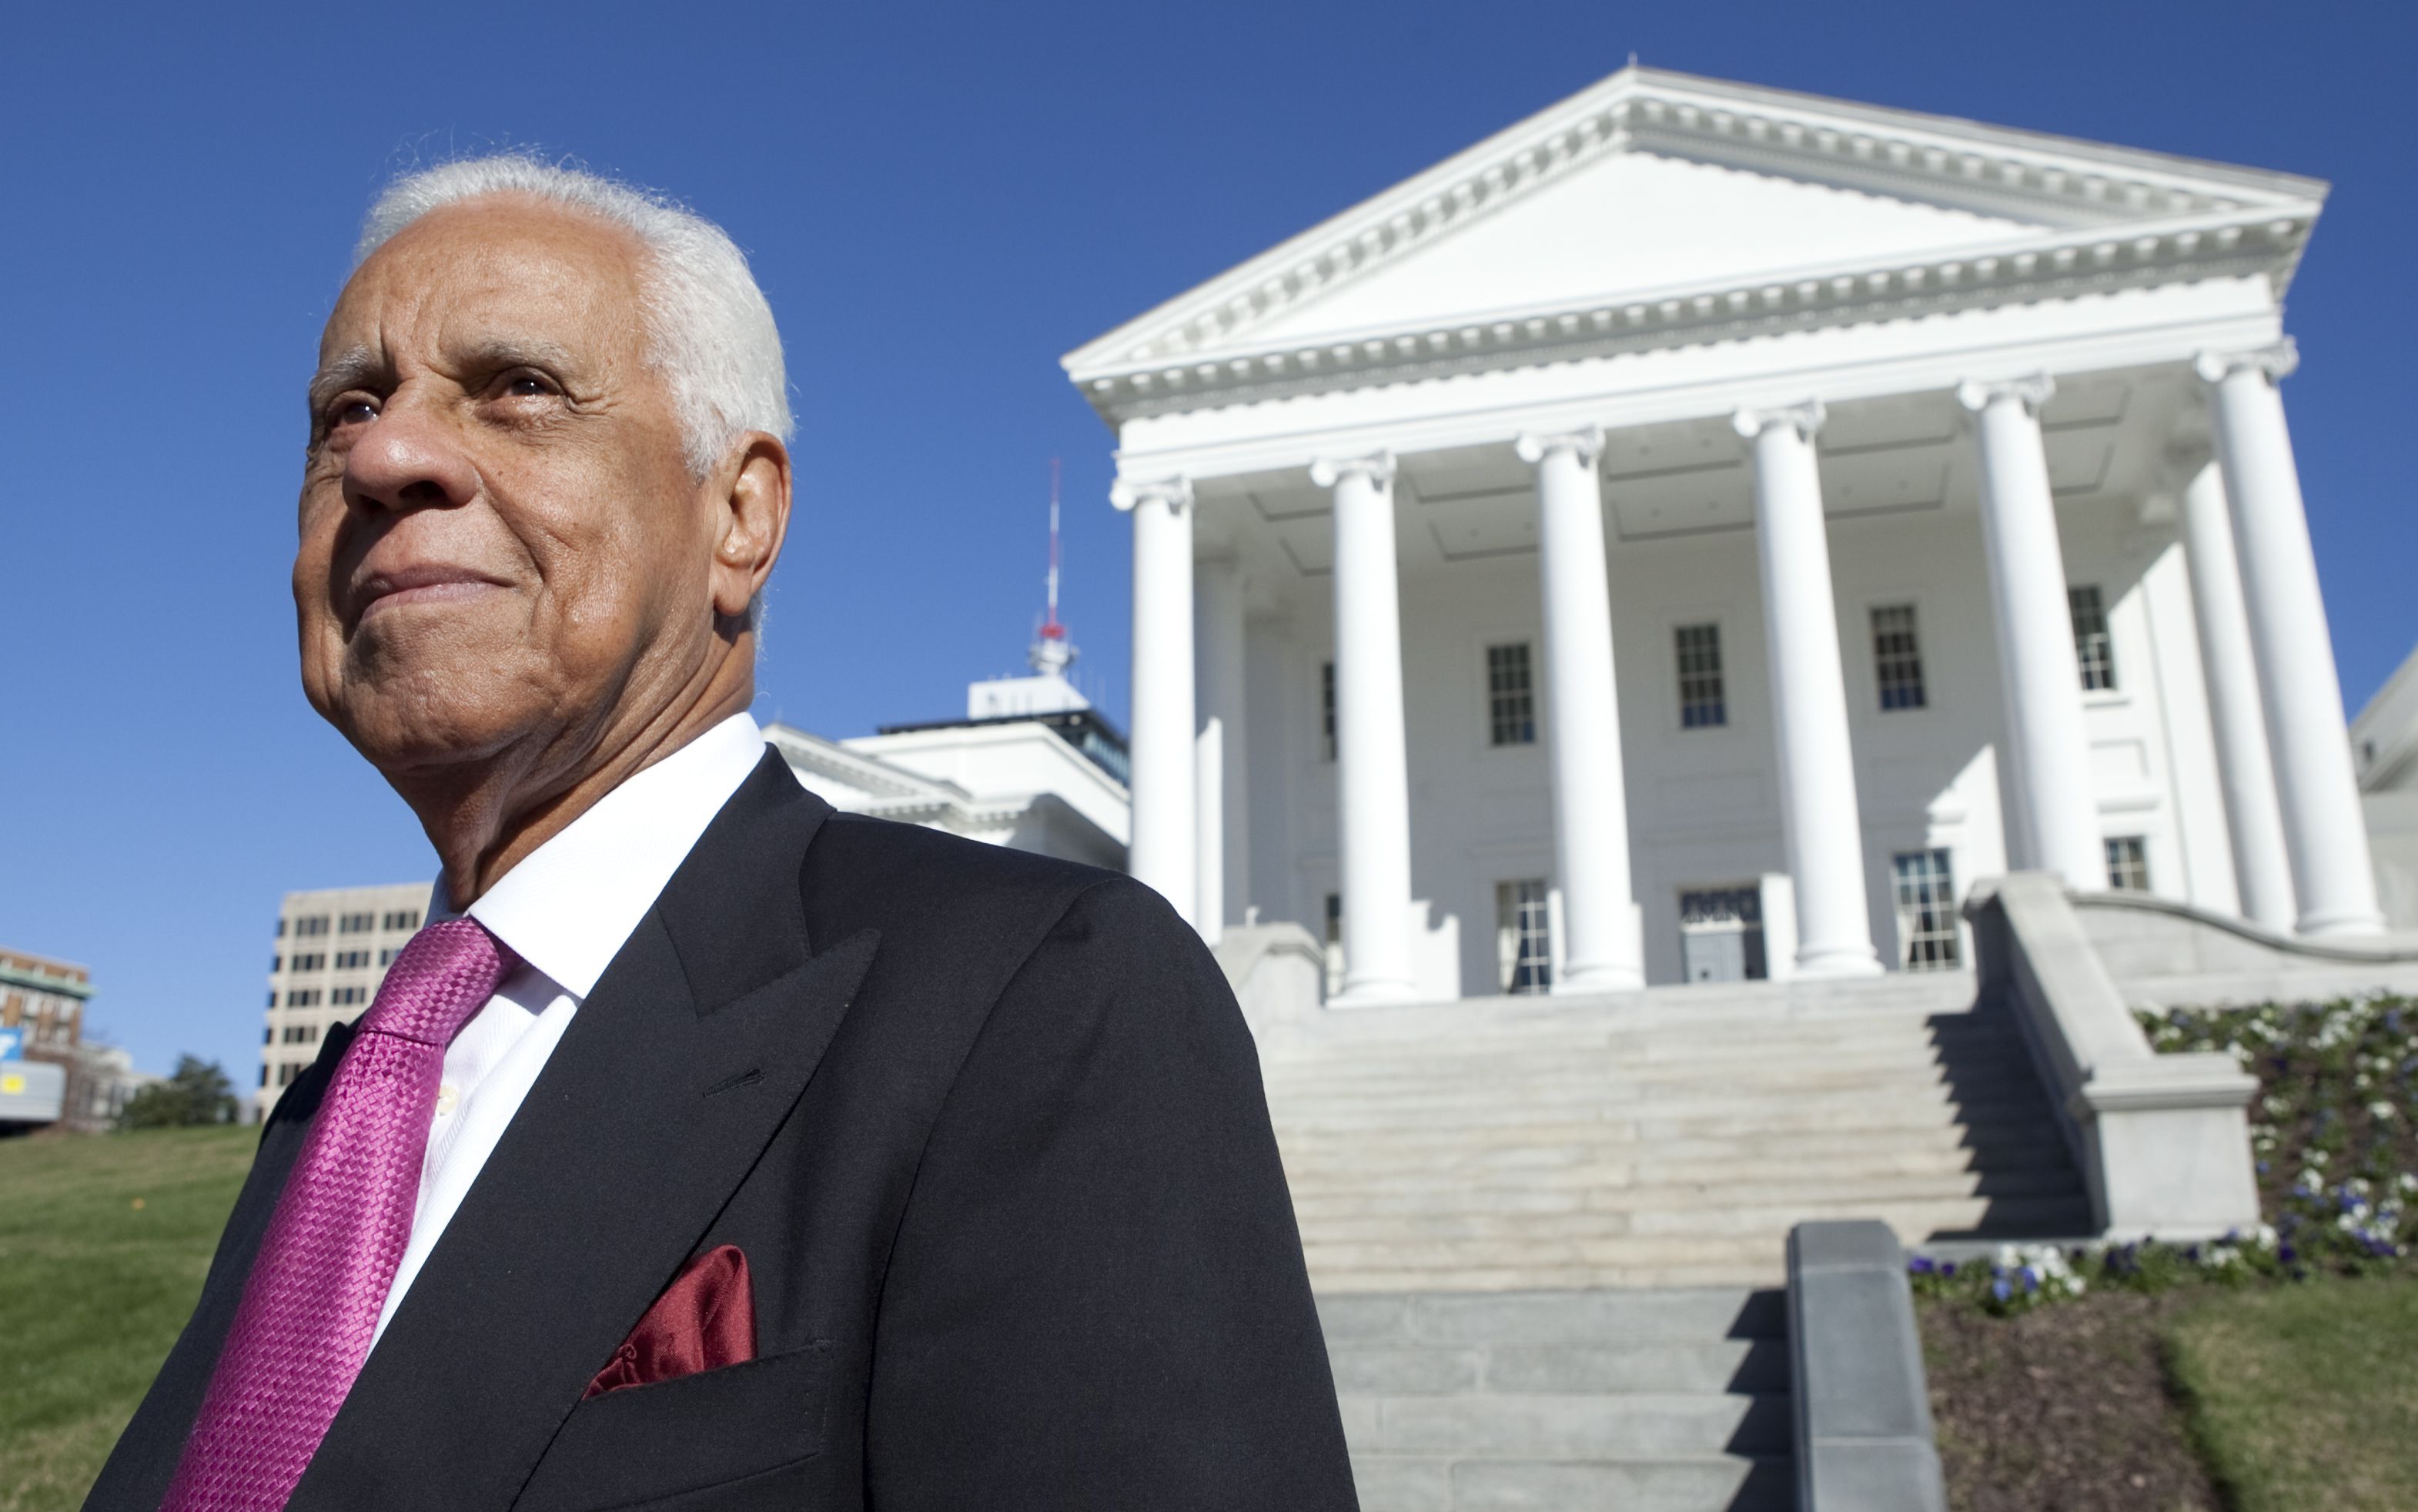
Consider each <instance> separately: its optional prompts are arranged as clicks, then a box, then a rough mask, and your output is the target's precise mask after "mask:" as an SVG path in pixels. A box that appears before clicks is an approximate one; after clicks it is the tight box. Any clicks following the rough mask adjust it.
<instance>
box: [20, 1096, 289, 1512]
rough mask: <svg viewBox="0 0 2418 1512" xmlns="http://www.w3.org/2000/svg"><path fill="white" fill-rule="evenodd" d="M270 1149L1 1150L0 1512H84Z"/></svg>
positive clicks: (25, 1142) (170, 1145)
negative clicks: (256, 1164) (261, 1152)
mask: <svg viewBox="0 0 2418 1512" xmlns="http://www.w3.org/2000/svg"><path fill="white" fill-rule="evenodd" d="M259 1135H260V1131H259V1130H258V1129H256V1128H212V1129H163V1130H157V1131H152V1132H148V1133H143V1134H113V1135H105V1136H100V1137H97V1138H43V1139H9V1140H6V1141H0V1340H5V1341H6V1348H5V1349H4V1350H0V1512H49V1509H52V1508H73V1507H75V1506H77V1505H79V1504H82V1502H83V1501H84V1491H85V1489H86V1488H88V1487H89V1486H90V1485H91V1484H92V1478H93V1476H94V1475H95V1474H99V1470H100V1463H101V1461H102V1460H103V1459H106V1458H107V1457H108V1454H109V1448H110V1445H111V1444H112V1443H115V1442H116V1440H117V1434H118V1430H119V1429H121V1428H124V1427H125V1426H126V1420H127V1419H128V1418H129V1417H130V1416H131V1415H133V1412H134V1406H135V1403H137V1402H138V1401H140V1400H142V1397H143V1392H144V1389H145V1387H146V1386H148V1385H149V1384H150V1383H151V1376H152V1373H153V1372H154V1371H156V1370H158V1369H159V1367H160V1361H161V1359H162V1358H163V1357H164V1356H165V1355H166V1354H167V1352H168V1346H169V1345H171V1344H173V1343H175V1342H176V1332H177V1330H178V1329H180V1328H182V1327H183V1326H184V1322H185V1316H186V1314H187V1313H189V1312H191V1310H192V1306H193V1299H194V1298H195V1297H196V1296H197V1295H199V1294H200V1291H201V1289H202V1274H203V1272H204V1271H206V1270H207V1269H208V1267H209V1260H210V1250H211V1248H212V1247H213V1246H214V1245H216V1244H217V1243H218V1236H219V1229H220V1226H221V1225H222V1224H224V1223H225V1222H226V1215H227V1210H228V1209H230V1208H232V1207H233V1206H234V1205H235V1196H236V1191H237V1188H238V1187H239V1186H241V1185H242V1184H243V1175H244V1171H245V1169H246V1168H248V1167H250V1165H251V1164H252V1152H253V1146H254V1145H255V1144H256V1143H257V1142H258V1140H259Z"/></svg>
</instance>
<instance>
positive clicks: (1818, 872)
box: [1732, 401, 1881, 976]
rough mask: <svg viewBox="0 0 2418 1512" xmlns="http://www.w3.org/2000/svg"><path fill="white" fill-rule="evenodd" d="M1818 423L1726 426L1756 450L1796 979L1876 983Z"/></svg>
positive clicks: (1759, 539) (1746, 416) (1813, 410)
mask: <svg viewBox="0 0 2418 1512" xmlns="http://www.w3.org/2000/svg"><path fill="white" fill-rule="evenodd" d="M1822 419H1823V411H1822V405H1821V404H1820V403H1819V402H1818V401H1817V402H1813V403H1809V404H1803V405H1789V406H1787V407H1785V408H1783V409H1763V410H1749V409H1741V410H1739V411H1738V412H1737V414H1736V415H1735V416H1733V417H1732V422H1733V423H1734V424H1735V425H1736V426H1737V433H1738V435H1743V436H1745V437H1746V438H1747V439H1748V440H1749V441H1751V442H1752V443H1753V444H1754V518H1755V527H1754V536H1755V548H1756V557H1757V560H1758V561H1759V563H1760V564H1761V568H1762V576H1763V630H1764V644H1765V645H1766V647H1767V648H1768V651H1769V655H1770V662H1771V664H1770V672H1769V676H1770V679H1771V715H1772V718H1771V727H1772V732H1773V735H1774V737H1775V739H1776V742H1777V744H1778V746H1779V749H1780V822H1781V830H1782V832H1783V835H1785V837H1786V839H1787V846H1788V875H1789V877H1790V878H1791V879H1792V880H1793V882H1794V884H1795V885H1794V888H1793V891H1794V893H1795V894H1796V898H1797V970H1796V974H1797V975H1798V976H1871V975H1874V974H1875V973H1877V972H1878V971H1879V970H1880V969H1881V963H1880V956H1879V955H1878V954H1877V953H1876V952H1875V951H1874V949H1873V921H1872V910H1871V907H1870V905H1869V903H1868V902H1867V900H1866V898H1865V895H1864V826H1863V819H1862V817H1861V815H1860V813H1859V810H1858V808H1857V805H1856V759H1855V753H1854V750H1853V748H1852V747H1851V745H1850V743H1849V741H1848V738H1847V682H1846V678H1845V676H1844V673H1843V672H1842V671H1841V669H1840V664H1839V608H1838V603H1837V601H1836V600H1835V599H1834V598H1833V597H1832V596H1831V589H1830V542H1829V527H1828V523H1827V522H1826V521H1825V520H1824V518H1823V514H1822V478H1821V474H1820V472H1819V470H1818V469H1817V468H1816V467H1815V466H1814V458H1813V433H1814V432H1816V431H1818V430H1820V429H1821V428H1822Z"/></svg>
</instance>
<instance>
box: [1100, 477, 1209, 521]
mask: <svg viewBox="0 0 2418 1512" xmlns="http://www.w3.org/2000/svg"><path fill="white" fill-rule="evenodd" d="M1109 502H1110V503H1111V504H1113V505H1115V506H1116V507H1117V509H1118V510H1119V511H1121V512H1132V510H1133V508H1134V506H1135V505H1137V504H1164V505H1166V506H1167V508H1168V512H1170V513H1171V514H1181V513H1183V512H1185V511H1186V510H1188V509H1190V508H1191V507H1192V480H1191V479H1189V478H1185V477H1181V476H1179V477H1174V478H1156V479H1152V480H1150V481H1135V480H1133V479H1130V478H1120V479H1118V480H1117V481H1115V482H1113V483H1110V485H1109Z"/></svg>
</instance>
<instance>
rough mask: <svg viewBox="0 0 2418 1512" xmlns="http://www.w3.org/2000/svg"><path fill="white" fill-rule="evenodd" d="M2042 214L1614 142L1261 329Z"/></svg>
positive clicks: (1959, 232) (1763, 260)
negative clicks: (1457, 229) (1837, 183)
mask: <svg viewBox="0 0 2418 1512" xmlns="http://www.w3.org/2000/svg"><path fill="white" fill-rule="evenodd" d="M2040 229H2042V227H2041V226H2040V224H2039V222H2037V221H2031V222H2027V221H2015V220H2012V219H2010V218H2008V217H2005V216H1999V215H1983V214H1979V213H1977V212H1975V211H1971V210H1967V209H1963V208H1959V207H1954V206H1937V205H1926V204H1921V203H1918V202H1915V201H1911V200H1904V199H1891V198H1888V197H1885V196H1882V195H1877V194H1871V193H1866V192H1864V191H1860V190H1852V189H1840V188H1836V187H1834V186H1832V185H1829V184H1821V183H1813V182H1809V181H1807V180H1804V179H1798V178H1783V177H1780V176H1776V175H1772V174H1761V173H1752V172H1748V171H1746V170H1742V169H1737V168H1729V167H1722V166H1719V165H1716V164H1710V163H1703V162H1695V161H1691V160H1688V159H1685V158H1671V157H1664V156H1662V155H1660V154H1659V153H1652V152H1642V151H1634V150H1632V151H1626V152H1616V153H1604V154H1602V155H1600V156H1599V157H1597V158H1596V159H1595V160H1592V161H1590V162H1588V163H1586V164H1585V165H1584V166H1583V167H1581V168H1579V169H1577V170H1575V171H1573V172H1571V173H1570V174H1568V175H1566V176H1563V177H1562V178H1560V179H1558V180H1557V181H1555V182H1554V183H1553V184H1551V185H1549V186H1546V187H1544V188H1542V189H1540V190H1539V191H1538V192H1536V193H1534V194H1531V195H1528V196H1526V197H1525V198H1523V199H1522V200H1520V201H1519V202H1518V203H1516V204H1513V205H1509V206H1506V207H1505V208H1504V209H1503V210H1502V211H1501V212H1500V213H1498V214H1495V215H1492V216H1489V217H1487V218H1486V219H1484V220H1482V221H1477V223H1475V224H1473V225H1471V226H1470V227H1469V228H1468V229H1467V230H1466V231H1463V232H1462V233H1461V234H1459V235H1456V236H1451V237H1440V238H1438V239H1436V240H1434V241H1432V242H1431V243H1429V244H1427V245H1425V246H1422V247H1420V248H1418V249H1416V251H1413V252H1409V253H1408V254H1407V255H1405V256H1403V257H1401V258H1400V259H1399V260H1397V261H1394V262H1391V263H1389V264H1387V265H1386V266H1385V267H1382V268H1376V269H1373V270H1371V272H1370V274H1369V276H1368V277H1366V278H1363V279H1358V280H1354V281H1350V282H1346V283H1340V284H1338V285H1336V286H1335V287H1333V288H1331V289H1329V290H1326V291H1324V293H1323V295H1322V296H1321V297H1319V298H1312V299H1308V300H1305V301H1302V302H1300V303H1298V304H1295V305H1293V306H1292V307H1290V308H1288V309H1286V310H1284V311H1281V312H1279V313H1275V314H1273V315H1271V316H1270V317H1269V318H1268V319H1266V320H1264V321H1263V322H1261V323H1260V324H1259V325H1258V326H1256V327H1255V328H1253V329H1252V331H1251V333H1250V334H1251V338H1252V339H1253V340H1254V341H1257V342H1272V341H1284V340H1290V339H1293V338H1296V337H1310V336H1336V335H1357V334H1360V333H1362V332H1385V331H1391V330H1394V329H1398V328H1401V327H1403V326H1418V325H1425V324H1432V323H1435V322H1439V321H1443V322H1458V321H1464V320H1473V319H1486V318H1491V317H1492V315H1494V314H1496V313H1500V312H1504V311H1523V312H1524V311H1526V310H1530V309H1536V308H1548V307H1554V306H1560V305H1567V304H1571V303H1578V302H1585V301H1594V300H1607V299H1609V300H1621V301H1626V300H1628V299H1630V298H1659V297H1660V294H1661V293H1662V291H1664V290H1666V289H1673V288H1681V287H1686V286H1689V285H1691V284H1693V283H1697V282H1698V281H1703V280H1714V281H1725V280H1739V279H1751V280H1768V279H1773V278H1782V279H1795V278H1798V277H1801V276H1803V275H1804V274H1805V273H1807V272H1809V271H1821V270H1826V269H1829V268H1831V267H1841V266H1846V267H1861V266H1865V265H1868V264H1871V263H1875V262H1886V261H1896V260H1902V259H1906V258H1915V257H1921V256H1924V255H1927V254H1930V253H1935V252H1949V251H1953V250H1960V249H1961V250H1965V251H1968V252H1969V251H1972V250H1975V249H1978V248H1982V247H1987V246H1993V245H1999V244H2004V243H2006V242H2007V241H2008V240H2009V239H2010V238H2012V237H2022V236H2024V235H2026V234H2028V233H2030V232H2033V231H2037V230H2040Z"/></svg>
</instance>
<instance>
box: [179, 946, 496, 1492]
mask: <svg viewBox="0 0 2418 1512" xmlns="http://www.w3.org/2000/svg"><path fill="white" fill-rule="evenodd" d="M512 967H513V955H512V953H511V952H510V951H508V950H506V949H505V948H504V947H503V945H502V944H500V943H499V942H498V941H497V939H496V937H495V936H493V935H490V934H489V933H487V931H486V929H485V928H484V927H482V925H481V924H479V922H478V921H477V920H475V919H467V918H461V919H447V920H443V921H441V922H439V923H436V924H430V925H429V926H427V927H426V928H424V929H422V930H421V931H420V933H418V934H416V935H414V936H412V937H411V940H410V942H409V943H407V944H406V945H405V946H404V947H403V954H402V955H398V956H396V957H395V962H394V965H393V967H392V968H391V969H390V970H388V972H387V975H386V982H385V983H384V985H381V986H380V987H379V988H378V994H377V1000H376V1001H375V1002H374V1003H372V1004H371V1005H370V1011H369V1012H368V1014H366V1015H364V1016H362V1018H361V1022H360V1029H359V1031H357V1032H356V1033H355V1034H354V1036H353V1042H352V1044H350V1045H348V1046H345V1047H344V1060H343V1061H340V1062H339V1063H338V1064H337V1066H336V1074H335V1076H334V1077H331V1078H329V1082H328V1091H327V1093H326V1095H325V1096H324V1097H323V1098H322V1099H321V1100H320V1103H319V1111H318V1116H317V1118H316V1119H315V1120H314V1122H313V1123H312V1125H311V1132H310V1134H309V1136H308V1137H307V1138H305V1139H304V1140H303V1143H302V1153H301V1154H300V1155H299V1156H298V1157H297V1158H296V1160H295V1162H294V1169H293V1171H292V1172H291V1174H289V1175H288V1176H287V1177H286V1179H285V1190H284V1192H283V1194H282V1195H280V1196H279V1198H278V1199H277V1211H276V1213H275V1214H273V1215H272V1216H271V1217H270V1218H269V1221H268V1234H267V1235H266V1236H265V1237H264V1238H263V1239H262V1240H261V1242H260V1253H259V1255H258V1256H257V1257H256V1258H255V1259H254V1260H253V1263H252V1275H251V1277H250V1278H249V1279H248V1280H246V1281H245V1283H244V1288H243V1301H242V1303H241V1305H240V1306H237V1309H236V1315H235V1326H234V1327H233V1328H231V1329H230V1330H228V1333H227V1339H226V1345H225V1348H224V1349H223V1350H222V1352H221V1353H220V1355H219V1363H218V1367H217V1368H216V1369H215V1370H214V1371H212V1372H211V1375H210V1384H209V1391H208V1393H207V1395H206V1396H204V1397H203V1398H202V1410H201V1414H200V1416H199V1417H197V1418H196V1419H195V1420H194V1424H193V1434H192V1437H191V1439H189V1440H187V1441H186V1443H185V1455H184V1459H182V1460H180V1461H179V1462H178V1463H177V1466H176V1479H175V1480H174V1481H173V1482H171V1483H170V1485H169V1488H168V1499H167V1501H166V1502H165V1503H164V1504H162V1507H161V1512H275V1509H276V1508H279V1507H283V1505H284V1504H285V1501H286V1498H287V1497H289V1496H291V1495H293V1494H294V1487H295V1485H296V1483H297V1482H298V1481H300V1480H301V1478H302V1472H303V1470H304V1469H305V1468H306V1467H307V1466H309V1464H310V1463H311V1457H312V1456H313V1455H314V1454H316V1453H317V1452H318V1449H319V1441H320V1440H321V1439H323V1438H325V1437H326V1436H327V1433H328V1425H329V1423H332V1422H334V1421H335V1417H336V1409H338V1408H339V1407H342V1406H343V1405H344V1394H345V1393H346V1392H348V1391H350V1390H351V1389H352V1385H353V1378H354V1377H355V1376H357V1375H359V1374H360V1368H361V1362H362V1361H363V1360H364V1359H367V1358H368V1357H369V1352H370V1337H371V1336H372V1334H374V1333H375V1331H376V1328H377V1320H378V1313H379V1311H380V1310H381V1309H382V1308H383V1307H384V1306H385V1305H386V1293H387V1288H388V1287H390V1286H391V1285H392V1284H393V1283H394V1271H395V1267H396V1266H397V1265H398V1264H400V1263H401V1262H402V1260H403V1251H404V1246H405V1245H406V1244H407V1243H408V1242H409V1240H410V1238H411V1218H412V1212H413V1209H414V1208H415V1207H417V1206H418V1203H419V1198H420V1169H421V1161H422V1160H423V1159H424V1157H425V1155H426V1153H427V1148H428V1125H429V1120H430V1118H431V1116H432V1115H433V1113H434V1111H435V1109H436V1086H437V1082H438V1081H439V1080H440V1079H441V1078H442V1077H443V1075H444V1070H445V1046H446V1045H447V1043H448V1042H449V1041H451V1039H452V1038H453V1035H454V1034H455V1032H456V1031H459V1030H460V1029H461V1027H462V1026H463V1025H464V1024H467V1023H468V1022H469V1021H470V1019H471V1018H472V1016H475V1015H476V1014H477V1013H478V1012H479V1010H480V1009H481V1008H482V1007H484V1006H485V1005H486V1002H487V1000H488V999H489V998H490V997H492V996H494V994H495V990H496V985H497V983H499V982H501V981H502V980H503V978H504V974H505V973H506V972H507V971H509V970H511V969H512Z"/></svg>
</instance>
